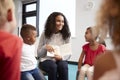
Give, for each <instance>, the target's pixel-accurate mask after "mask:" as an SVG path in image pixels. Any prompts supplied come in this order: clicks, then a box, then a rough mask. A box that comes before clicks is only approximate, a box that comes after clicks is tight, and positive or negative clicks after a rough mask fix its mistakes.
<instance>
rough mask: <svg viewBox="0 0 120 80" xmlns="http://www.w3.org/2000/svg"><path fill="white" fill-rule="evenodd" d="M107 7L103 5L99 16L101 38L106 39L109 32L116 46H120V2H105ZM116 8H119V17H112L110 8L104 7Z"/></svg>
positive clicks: (98, 29)
mask: <svg viewBox="0 0 120 80" xmlns="http://www.w3.org/2000/svg"><path fill="white" fill-rule="evenodd" d="M105 3H106V5H104V4H103V5H102V7H101V9H100V10H99V13H98V16H97V28H96V30H97V31H99V32H100V35H101V38H105V37H106V35H107V33H108V31H109V35H110V37H111V39H112V42H113V44H114V46H116V47H119V46H120V0H105ZM106 6H107V7H108V6H109V7H116V6H117V8H118V14H117V15H116V16H117V17H114V16H112V15H111V14H110V13H109V10H110V8H107V9H106V8H105V9H104V7H106Z"/></svg>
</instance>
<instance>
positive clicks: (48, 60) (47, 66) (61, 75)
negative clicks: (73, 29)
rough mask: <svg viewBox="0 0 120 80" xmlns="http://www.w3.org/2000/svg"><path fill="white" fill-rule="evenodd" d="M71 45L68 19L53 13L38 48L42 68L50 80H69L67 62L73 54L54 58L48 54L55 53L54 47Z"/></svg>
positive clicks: (60, 14)
mask: <svg viewBox="0 0 120 80" xmlns="http://www.w3.org/2000/svg"><path fill="white" fill-rule="evenodd" d="M69 43H70V30H69V26H68V22H67V19H66V17H65V16H64V15H63V14H62V13H60V12H53V13H52V14H50V15H49V17H48V19H47V21H46V24H45V30H44V32H43V33H42V35H41V37H40V42H39V46H38V56H39V57H40V59H41V60H40V66H41V68H42V69H43V70H44V71H46V72H47V73H48V80H68V63H67V60H68V59H69V58H70V56H71V54H69V55H66V56H62V55H58V54H55V56H54V57H47V55H46V54H47V52H54V51H55V49H54V47H53V46H52V45H55V46H61V45H64V44H69ZM60 54H62V53H60Z"/></svg>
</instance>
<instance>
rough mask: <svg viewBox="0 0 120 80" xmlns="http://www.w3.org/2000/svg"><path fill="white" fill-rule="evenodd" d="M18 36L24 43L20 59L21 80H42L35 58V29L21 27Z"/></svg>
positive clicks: (27, 26)
mask: <svg viewBox="0 0 120 80" xmlns="http://www.w3.org/2000/svg"><path fill="white" fill-rule="evenodd" d="M20 34H21V36H22V38H23V41H24V44H23V48H22V59H21V80H44V77H43V75H42V74H41V72H39V69H38V68H37V60H36V58H35V46H34V43H35V41H36V35H37V32H36V28H35V27H34V26H32V25H29V24H25V25H23V26H22V29H21V33H20Z"/></svg>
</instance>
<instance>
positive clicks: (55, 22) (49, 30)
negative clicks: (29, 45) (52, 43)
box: [45, 12, 70, 39]
mask: <svg viewBox="0 0 120 80" xmlns="http://www.w3.org/2000/svg"><path fill="white" fill-rule="evenodd" d="M57 32H60V33H61V34H62V36H63V39H66V38H68V37H70V31H69V26H68V23H67V19H66V17H65V16H64V15H63V14H62V13H60V12H53V13H51V14H50V15H49V17H48V19H47V21H46V24H45V36H46V37H47V38H50V37H51V36H52V34H54V33H57Z"/></svg>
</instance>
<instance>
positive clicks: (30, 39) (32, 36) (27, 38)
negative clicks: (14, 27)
mask: <svg viewBox="0 0 120 80" xmlns="http://www.w3.org/2000/svg"><path fill="white" fill-rule="evenodd" d="M20 34H21V36H22V38H23V41H24V43H26V44H29V45H32V44H34V43H35V41H36V36H37V32H36V28H35V27H34V26H32V25H30V24H25V25H23V26H22V28H21V32H20Z"/></svg>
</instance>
